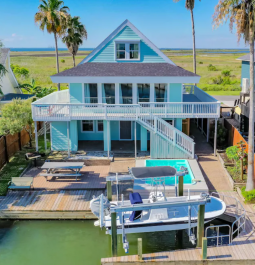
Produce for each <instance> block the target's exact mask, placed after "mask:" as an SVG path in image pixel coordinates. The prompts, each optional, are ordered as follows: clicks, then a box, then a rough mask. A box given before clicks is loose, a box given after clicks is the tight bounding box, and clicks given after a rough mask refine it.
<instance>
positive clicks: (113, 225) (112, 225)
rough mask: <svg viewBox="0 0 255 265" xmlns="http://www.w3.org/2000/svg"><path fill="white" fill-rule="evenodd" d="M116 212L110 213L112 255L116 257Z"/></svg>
mask: <svg viewBox="0 0 255 265" xmlns="http://www.w3.org/2000/svg"><path fill="white" fill-rule="evenodd" d="M116 221H117V213H111V228H112V229H111V237H112V256H113V257H117V243H118V241H117V225H116Z"/></svg>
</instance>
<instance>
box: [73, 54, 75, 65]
mask: <svg viewBox="0 0 255 265" xmlns="http://www.w3.org/2000/svg"><path fill="white" fill-rule="evenodd" d="M73 67H75V55H74V54H73Z"/></svg>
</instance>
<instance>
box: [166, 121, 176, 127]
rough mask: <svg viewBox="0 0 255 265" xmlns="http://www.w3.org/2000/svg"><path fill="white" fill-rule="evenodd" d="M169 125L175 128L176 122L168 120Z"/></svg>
mask: <svg viewBox="0 0 255 265" xmlns="http://www.w3.org/2000/svg"><path fill="white" fill-rule="evenodd" d="M166 122H167V123H169V124H170V125H172V126H174V120H166Z"/></svg>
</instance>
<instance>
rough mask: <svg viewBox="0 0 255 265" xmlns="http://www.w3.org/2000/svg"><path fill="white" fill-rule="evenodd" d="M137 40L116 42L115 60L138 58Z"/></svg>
mask: <svg viewBox="0 0 255 265" xmlns="http://www.w3.org/2000/svg"><path fill="white" fill-rule="evenodd" d="M139 59H140V44H139V42H131V41H129V42H125V41H123V42H116V60H131V61H132V60H139Z"/></svg>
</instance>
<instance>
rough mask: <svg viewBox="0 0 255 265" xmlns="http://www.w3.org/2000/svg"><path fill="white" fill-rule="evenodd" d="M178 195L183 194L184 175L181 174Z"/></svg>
mask: <svg viewBox="0 0 255 265" xmlns="http://www.w3.org/2000/svg"><path fill="white" fill-rule="evenodd" d="M178 196H183V176H179V183H178Z"/></svg>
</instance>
